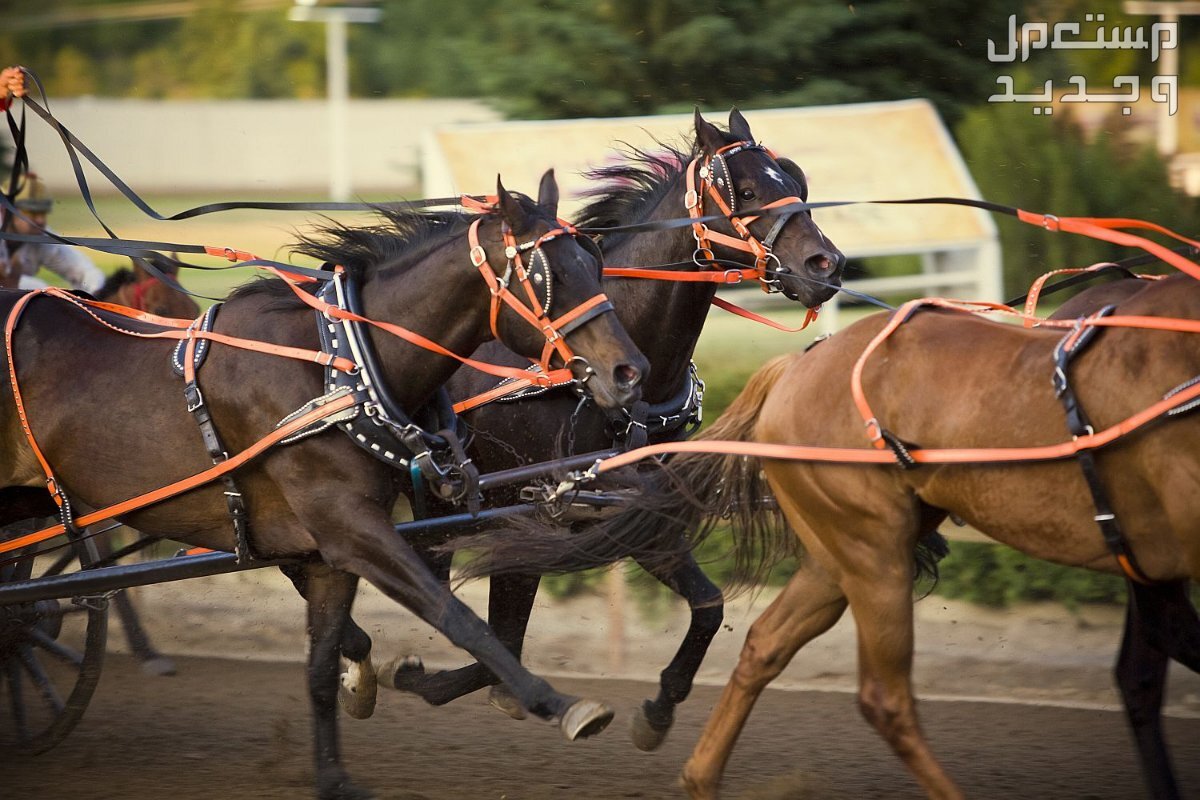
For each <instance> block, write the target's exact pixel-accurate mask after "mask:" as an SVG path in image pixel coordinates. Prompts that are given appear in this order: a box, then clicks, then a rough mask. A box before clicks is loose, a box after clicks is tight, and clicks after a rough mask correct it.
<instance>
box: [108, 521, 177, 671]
mask: <svg viewBox="0 0 1200 800" xmlns="http://www.w3.org/2000/svg"><path fill="white" fill-rule="evenodd" d="M95 542H96V550H97V552H98V553H99V555H100V557H101V558H106V557H107V556H109V555H110V554H111V553H112V546H111V545H110V544H109V541H108V539H107V537H104V536H98V537H96V539H95ZM112 603H113V608H114V609H116V612H117V616H118V617H120V618H121V630H123V631H125V641H126V642H128V643H129V650H130V652H131V653H133V656H134V658H136V659H137V660H138V662H139V663H141V665H142V672H143V673H145V674H146V675H155V676H168V675H174V674H175V662H174V661H172V660H171V659H170V658H168V657H167V656H164V655H163V654H162V653H160V652H158V651H157V650H155V649H154V645H152V644H151V643H150V637H149V635H147V634H146V629H145V628H143V627H142V620H141V618H139V617H138V613H137V609H135V608H134V607H133V600H132V598H130V596H129V590H128V589H126V590H124V591H121V592H117V593H116V595H114V596H113V599H112Z"/></svg>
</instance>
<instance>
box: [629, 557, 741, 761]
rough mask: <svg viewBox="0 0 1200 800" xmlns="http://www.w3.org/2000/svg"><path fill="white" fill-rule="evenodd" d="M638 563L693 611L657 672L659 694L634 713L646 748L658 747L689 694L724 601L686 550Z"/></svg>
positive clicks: (637, 741) (635, 730)
mask: <svg viewBox="0 0 1200 800" xmlns="http://www.w3.org/2000/svg"><path fill="white" fill-rule="evenodd" d="M638 563H639V564H641V565H642V568H643V569H645V570H646V571H647V572H649V573H650V574H651V575H653V576H654V577H655V578H658V580H659V581H661V582H662V583H663V584H665V585H666V586H668V587H670V589H671V591H673V592H675V594H677V595H679V596H681V597H683V598H684V599H685V600H687V603H688V608H689V609H691V612H692V619H691V624H690V625H688V630H687V633H686V634H685V635H684V637H683V641H682V642H681V643H680V645H679V649H678V650H677V651H676V653H675V657H674V658H672V659H671V663H670V664H668V665H667V667H666V669H664V670H663V671H662V673H661V674H660V675H659V690H658V697H656V698H655V699H654V700H646V701H644V702H643V703H642V705H641V706H640V707H639V708H638V710H637V712H636V713H635V715H634V718H633V726H632V736H633V743H634V745H635V746H636V747H637V748H638V749H639V750H645V751H650V750H655V749H657V748H658V747H659V745H661V744H662V743H663V740H664V739H666V738H667V732H668V731H670V730H671V724H672V723H673V722H674V721H675V706H677V705H679V704H680V703H682V702H683V701H684V700H686V699H687V696H688V694H690V693H691V691H692V681H693V680H695V678H696V673H697V672H698V671H699V669H700V662H702V661H703V660H704V656H705V654H706V653H707V652H708V646H709V644H710V643H711V642H712V639H713V637H714V636H716V635H717V631H718V630H720V629H721V622H722V620H723V619H724V617H725V610H724V609H725V605H724V598H723V597H722V595H721V590H720V589H718V588H717V587H716V585H715V584H713V582H712V581H710V580H709V579H708V576H707V575H705V574H704V570H702V569H700V565H699V564H697V563H696V559H694V558H693V557H692V556H691V554H690V553H689V554H688V555H687V556H686V557H685V558H682V559H676V560H672V561H671V563H669V564H665V565H664V564H658V563H651V564H646V563H642V562H641V561H639V562H638Z"/></svg>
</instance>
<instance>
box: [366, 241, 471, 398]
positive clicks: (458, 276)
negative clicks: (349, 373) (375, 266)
mask: <svg viewBox="0 0 1200 800" xmlns="http://www.w3.org/2000/svg"><path fill="white" fill-rule="evenodd" d="M460 250H461V251H462V252H461V253H460V252H459V251H460ZM437 252H438V253H444V254H446V258H450V257H458V256H459V255H461V257H462V258H463V259H464V261H465V260H466V259H467V254H466V249H465V248H454V247H447V248H443V249H441V250H439V251H437ZM449 267H450V265H449V264H448V263H447V262H446V260H444V259H440V258H437V257H436V256H435V257H431V258H429V259H427V260H426V262H425V263H423V264H421V265H417V266H414V267H413V268H411V269H410V270H408V271H407V272H405V273H403V274H399V275H395V274H388V273H384V274H381V275H378V276H376V277H375V278H374V279H372V280H371V281H370V282H369V283H368V284H367V285H366V286H365V287H364V288H363V308H364V310H365V311H366V315H367V317H368V318H370V319H373V320H378V321H380V322H390V323H393V324H395V325H399V326H400V327H403V328H406V329H408V330H410V331H413V332H414V333H418V334H420V335H421V336H424V337H425V338H427V339H430V340H432V341H434V342H436V343H437V344H439V345H441V346H442V347H445V348H446V349H448V350H451V351H452V352H455V353H460V354H463V353H471V352H474V350H475V349H476V348H477V347H479V345H481V344H483V343H484V342H485V341H487V340H488V339H490V338H491V334H490V332H489V331H488V323H487V320H486V315H487V313H488V312H487V297H488V294H487V290H486V288H485V286H484V283H483V278H482V277H480V276H479V275H477V274H468V273H466V272H465V271H464V270H462V269H452V268H449ZM370 335H371V337H372V341H373V342H374V344H375V351H376V353H377V354H378V355H379V362H380V365H381V367H382V369H383V372H384V375H383V377H384V380H385V381H386V382H387V385H388V389H389V390H390V392H391V395H392V397H393V398H394V399H395V400H396V402H397V403H398V404H399V405H400V407H401V408H402V409H404V410H405V411H407V412H409V413H412V412H414V411H416V409H418V408H419V407H420V406H421V405H423V404H424V403H425V402H426V401H427V400H428V399H429V397H430V396H431V395H432V394H433V392H434V391H436V390H437V388H438V387H439V386H441V385H442V384H444V383H445V382H446V381H447V380H448V379H449V377H450V375H451V374H453V372H454V371H455V369H457V368H458V366H459V362H458V361H456V360H454V359H452V358H449V357H447V356H442V355H438V354H437V353H434V352H431V351H430V350H427V349H425V348H423V347H419V346H416V345H411V344H408V343H407V342H405V341H404V340H402V339H401V338H400V337H398V336H394V335H392V334H391V333H388V332H387V331H382V330H379V329H377V328H374V327H373V326H372V327H371V334H370Z"/></svg>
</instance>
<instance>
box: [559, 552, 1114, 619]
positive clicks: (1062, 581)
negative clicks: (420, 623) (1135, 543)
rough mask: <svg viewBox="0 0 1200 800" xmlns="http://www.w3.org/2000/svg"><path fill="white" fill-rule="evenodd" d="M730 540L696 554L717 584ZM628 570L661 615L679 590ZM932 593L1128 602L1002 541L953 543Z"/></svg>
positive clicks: (595, 586) (986, 601) (644, 608)
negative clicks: (1000, 542)
mask: <svg viewBox="0 0 1200 800" xmlns="http://www.w3.org/2000/svg"><path fill="white" fill-rule="evenodd" d="M729 545H730V542H729V538H728V534H727V533H724V532H717V533H715V534H714V535H713V537H712V538H711V539H710V540H709V541H708V542H706V543H705V544H704V546H702V547H701V548H700V550H699V551H698V553H697V559H698V560H699V561H700V563H701V564H702V565H703V567H704V571H705V573H707V574H708V576H709V578H711V579H712V580H713V582H714V583H716V584H717V585H724V584H725V583H726V582H728V581H729V579H730V578H731V577H732V575H731V569H732V566H731V564H732V562H731V559H729V558H727V557H725V554H726V553H728V550H729ZM795 566H796V564H795V561H793V560H791V559H788V560H787V561H785V562H783V563H780V564H779V565H777V566H776V567H775V569H774V570H773V571H772V573H771V575H770V577H769V578H768V580H767V585H768V586H782V585H783V584H784V583H785V582H786V581H787V579H788V577H789V576H790V575H791V574H792V572H793V571H794V570H795ZM622 568H625V567H622ZM626 569H627V570H628V571H627V575H628V578H629V587H630V593H631V595H632V597H633V598H634V600H635V602H636V603H637V605H638V608H639V610H640V611H641V612H642V613H643V614H644V615H645V616H647V617H648V618H656V617H659V616H661V614H662V613H663V612H664V611H665V609H666V608H668V607H669V604H670V603H671V602H672V598H673V597H674V594H673V593H672V592H671V591H670V590H669V589H667V588H666V587H665V586H663V585H662V584H660V583H659V582H658V581H657V580H655V579H654V578H653V577H651V576H650V575H649V574H647V573H645V572H643V571H642V570H639V569H632V568H626ZM603 575H604V571H603V570H591V571H589V572H582V573H575V574H571V575H556V576H550V577H547V578H546V579H544V580H543V582H542V587H543V591H545V592H547V593H548V594H549V595H550V596H552V597H570V596H575V595H578V594H581V593H587V592H599V591H601V582H602V581H603ZM930 588H931V587H930V586H929V584H928V583H923V584H921V585H918V586H917V593H918V594H925V593H926V592H929V591H930ZM931 593H932V594H935V595H940V596H942V597H948V598H953V599H961V600H967V601H969V602H972V603H977V604H979V605H983V606H989V607H993V608H1004V607H1007V606H1011V605H1015V604H1018V603H1030V602H1041V601H1052V602H1058V603H1062V604H1063V605H1065V606H1066V607H1067V608H1070V609H1075V608H1078V607H1079V606H1080V605H1082V604H1085V603H1110V604H1121V603H1124V602H1125V582H1124V580H1123V579H1122V578H1119V577H1117V576H1115V575H1105V574H1101V573H1097V572H1091V571H1089V570H1084V569H1079V568H1077V567H1064V566H1061V565H1059V564H1051V563H1049V562H1047V561H1041V560H1038V559H1035V558H1030V557H1029V556H1026V555H1024V554H1023V553H1019V552H1017V551H1016V550H1013V549H1011V548H1009V547H1004V546H1003V545H996V544H991V543H987V542H953V543H951V545H950V555H948V556H946V558H945V559H943V560H942V562H941V564H939V579H938V582H937V584H936V585H935V586H933V587H932V592H931Z"/></svg>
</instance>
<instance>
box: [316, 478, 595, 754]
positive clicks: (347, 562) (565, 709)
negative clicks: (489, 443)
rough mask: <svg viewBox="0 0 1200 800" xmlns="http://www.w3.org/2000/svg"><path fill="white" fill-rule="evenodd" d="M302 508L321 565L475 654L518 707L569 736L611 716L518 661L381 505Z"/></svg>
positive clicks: (327, 503) (331, 502) (330, 502)
mask: <svg viewBox="0 0 1200 800" xmlns="http://www.w3.org/2000/svg"><path fill="white" fill-rule="evenodd" d="M305 512H308V513H305ZM301 513H302V519H303V521H304V523H305V525H306V527H308V529H309V530H310V531H311V532H312V533H313V535H314V537H315V538H316V539H317V544H318V549H319V550H320V553H321V557H322V558H323V559H324V560H325V561H326V562H327V563H330V564H332V565H333V566H335V567H337V568H339V569H343V570H346V571H348V572H353V573H354V574H356V575H360V576H361V577H363V578H366V579H367V580H368V581H370V582H371V583H373V584H374V585H375V586H376V588H378V589H379V590H380V591H382V592H383V593H384V594H386V595H387V596H388V597H391V598H392V599H393V600H395V601H396V602H398V603H400V604H401V605H403V606H404V607H405V608H407V609H409V610H410V611H412V612H413V613H415V614H416V615H417V616H418V617H420V618H421V619H423V620H424V621H426V622H428V623H429V624H430V625H432V626H433V627H434V628H436V629H437V630H438V631H439V632H440V633H442V634H443V635H444V636H445V637H446V638H447V639H449V640H450V641H451V643H453V644H454V645H456V646H458V647H461V648H462V649H464V650H466V651H467V652H469V653H470V654H471V655H473V656H475V658H476V659H477V660H478V661H479V662H480V663H481V664H483V665H484V667H486V668H487V669H489V670H490V671H491V672H492V673H493V674H495V675H496V676H497V677H498V678H499V679H500V680H502V681H504V683H506V684H508V686H509V688H510V689H512V691H513V694H514V695H515V696H516V698H517V701H518V702H519V703H520V704H521V706H522V707H524V708H526V709H528V710H529V711H530V712H531V713H533V714H535V715H537V716H539V717H541V718H543V719H548V720H557V721H558V723H559V727H560V728H561V730H562V731H563V734H564V735H565V736H566V737H567V738H568V739H572V740H573V739H576V738H580V737H585V736H590V735H592V734H595V733H599V732H600V731H601V730H603V729H604V728H605V727H606V726H607V725H608V723H609V722H611V721H612V715H613V712H612V710H611V709H610V708H608V707H607V706H605V705H604V704H602V703H598V702H595V701H591V700H581V699H579V698H575V697H570V696H567V695H563V694H560V693H558V692H556V691H554V689H553V688H551V686H550V684H548V683H547V682H546V681H544V680H542V679H541V678H537V677H535V676H533V675H531V674H530V673H529V672H528V671H527V670H526V669H525V668H524V667H522V666H521V662H520V661H519V660H518V659H517V658H516V657H515V656H514V655H513V654H512V653H511V652H509V650H508V649H507V648H506V647H505V646H504V644H503V643H502V642H500V641H499V640H498V639H497V638H496V635H495V633H494V632H493V631H492V629H491V628H490V627H488V625H487V623H485V622H484V621H483V620H482V619H480V618H479V617H478V616H477V615H476V614H475V613H474V612H473V611H471V609H470V608H468V607H467V606H466V605H465V604H464V603H463V602H462V601H460V600H459V599H458V598H457V597H455V596H454V595H453V594H452V593H451V592H450V589H449V588H448V587H447V586H446V585H445V584H444V583H442V582H441V581H440V580H438V578H437V576H435V575H434V574H433V573H432V572H431V571H430V570H429V568H428V567H427V566H426V565H425V564H424V563H423V562H422V561H421V558H420V557H419V556H418V555H417V553H416V552H415V551H414V550H413V548H412V547H411V546H410V545H409V544H408V543H407V542H405V541H404V540H402V539H401V538H400V537H398V536H397V535H396V532H395V531H394V530H393V529H392V525H391V523H390V521H389V519H388V516H387V514H386V513H385V512H384V511H383V509H382V508H376V507H374V506H371V507H364V506H362V505H361V504H356V505H353V506H351V507H342V506H341V505H340V504H339V503H338V502H337V499H336V498H325V500H324V501H322V500H321V499H320V498H316V497H314V498H313V502H312V503H311V504H310V505H309V506H308V508H306V509H302V512H301ZM339 528H340V530H339Z"/></svg>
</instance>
